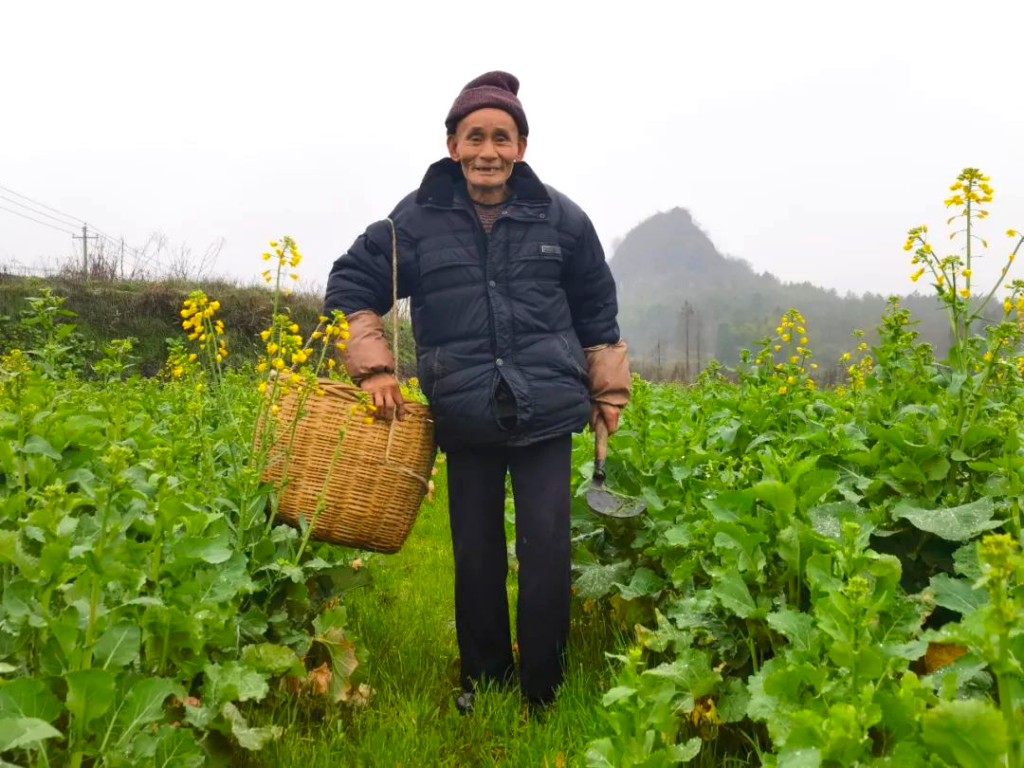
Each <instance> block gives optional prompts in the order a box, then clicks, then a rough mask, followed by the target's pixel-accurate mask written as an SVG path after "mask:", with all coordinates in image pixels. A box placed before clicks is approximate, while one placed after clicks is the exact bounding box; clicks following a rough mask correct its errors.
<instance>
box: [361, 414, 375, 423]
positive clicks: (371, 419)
mask: <svg viewBox="0 0 1024 768" xmlns="http://www.w3.org/2000/svg"><path fill="white" fill-rule="evenodd" d="M363 423H364V424H373V416H367V417H365V418H364V419H363Z"/></svg>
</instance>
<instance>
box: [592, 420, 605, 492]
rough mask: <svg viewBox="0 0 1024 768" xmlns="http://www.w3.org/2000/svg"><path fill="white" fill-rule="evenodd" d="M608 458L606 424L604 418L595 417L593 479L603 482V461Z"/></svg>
mask: <svg viewBox="0 0 1024 768" xmlns="http://www.w3.org/2000/svg"><path fill="white" fill-rule="evenodd" d="M607 458H608V425H607V424H605V423H604V418H602V417H601V416H600V415H598V417H597V424H596V425H595V427H594V479H595V480H600V481H602V482H604V463H605V460H606V459H607Z"/></svg>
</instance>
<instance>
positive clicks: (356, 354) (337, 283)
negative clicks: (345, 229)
mask: <svg viewBox="0 0 1024 768" xmlns="http://www.w3.org/2000/svg"><path fill="white" fill-rule="evenodd" d="M391 243H392V241H391V225H390V224H389V223H388V222H387V221H378V222H376V223H374V224H371V225H370V226H369V227H368V228H367V229H366V231H365V232H364V233H363V234H361V235H360V236H359V237H358V238H356V241H355V242H354V243H353V244H352V247H351V248H349V249H348V251H346V252H345V253H344V254H342V255H341V256H340V257H339V258H338V259H337V260H336V261H335V262H334V265H333V266H332V267H331V273H330V276H329V277H328V279H327V292H326V296H325V297H324V314H326V315H330V314H331V312H333V311H334V310H336V309H338V310H341V311H342V312H344V313H345V316H346V317H347V319H348V323H349V333H350V335H349V339H348V342H347V345H346V348H345V350H344V351H343V353H342V356H343V358H344V361H345V368H346V369H347V370H348V375H349V376H350V377H351V378H352V381H354V382H355V383H356V384H359V382H361V381H362V380H363V379H366V378H368V377H370V376H372V375H374V374H377V373H394V372H395V359H394V356H393V355H392V353H391V347H390V345H389V344H388V340H387V337H386V336H385V335H384V324H383V322H382V321H381V316H382V315H385V314H387V313H388V311H390V309H391V305H392V263H391V255H392V248H391Z"/></svg>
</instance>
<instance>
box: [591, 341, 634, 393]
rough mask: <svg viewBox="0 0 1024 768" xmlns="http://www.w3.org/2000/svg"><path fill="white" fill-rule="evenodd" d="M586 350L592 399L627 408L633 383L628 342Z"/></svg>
mask: <svg viewBox="0 0 1024 768" xmlns="http://www.w3.org/2000/svg"><path fill="white" fill-rule="evenodd" d="M584 352H585V353H586V355H587V372H588V375H589V377H590V401H591V402H592V403H602V404H604V405H615V406H618V407H619V408H625V407H626V404H627V403H629V392H630V385H631V384H632V377H631V376H630V373H629V359H628V358H627V357H626V342H624V341H619V342H618V343H617V344H602V345H600V346H597V347H588V348H587V349H585V350H584Z"/></svg>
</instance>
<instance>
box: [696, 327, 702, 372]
mask: <svg viewBox="0 0 1024 768" xmlns="http://www.w3.org/2000/svg"><path fill="white" fill-rule="evenodd" d="M695 315H696V319H697V375H698V376H700V362H701V358H700V312H697V313H695Z"/></svg>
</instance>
